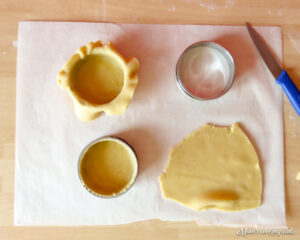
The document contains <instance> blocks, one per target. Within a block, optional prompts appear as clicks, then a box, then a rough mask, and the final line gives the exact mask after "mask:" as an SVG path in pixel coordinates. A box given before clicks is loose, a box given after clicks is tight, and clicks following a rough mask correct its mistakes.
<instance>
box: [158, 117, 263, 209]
mask: <svg viewBox="0 0 300 240" xmlns="http://www.w3.org/2000/svg"><path fill="white" fill-rule="evenodd" d="M160 184H161V190H162V193H163V196H164V197H165V198H168V199H171V200H174V201H176V202H179V203H181V204H183V205H185V206H187V207H189V208H192V209H194V210H202V209H209V208H214V209H218V210H222V211H240V210H245V209H250V208H256V207H258V206H259V205H260V203H261V194H262V177H261V170H260V167H259V160H258V156H257V154H256V151H255V149H254V147H253V145H252V144H251V142H250V141H249V139H248V138H247V136H246V135H245V133H244V132H243V131H242V129H241V128H240V127H239V125H238V124H237V123H236V124H234V125H233V126H232V127H231V128H226V127H215V126H212V125H209V124H206V125H204V126H203V127H201V128H200V129H198V130H196V131H195V132H193V133H191V134H190V135H189V136H188V137H186V138H185V139H184V140H183V141H182V142H181V143H179V144H178V145H177V146H175V147H174V148H173V149H172V151H171V153H170V159H169V163H168V166H167V168H166V170H165V172H164V173H163V174H162V175H161V176H160Z"/></svg>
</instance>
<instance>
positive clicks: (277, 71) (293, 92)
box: [246, 22, 300, 116]
mask: <svg viewBox="0 0 300 240" xmlns="http://www.w3.org/2000/svg"><path fill="white" fill-rule="evenodd" d="M246 25H247V29H248V32H249V34H250V36H251V39H252V41H253V42H254V45H255V47H256V49H257V50H258V52H259V54H260V56H261V57H262V59H263V60H264V62H265V64H266V65H267V67H268V69H269V70H270V72H271V73H272V74H273V76H274V77H275V78H276V83H277V84H279V85H280V86H281V87H282V89H283V91H284V92H285V94H286V95H287V97H288V99H289V100H290V102H291V104H292V105H293V107H294V109H295V111H296V112H297V113H298V115H299V116H300V92H299V90H298V89H297V87H296V86H295V84H294V83H293V81H292V80H291V78H290V77H289V75H288V73H287V72H286V71H285V70H283V69H282V67H281V66H280V64H279V63H278V62H277V60H276V59H275V58H274V56H273V55H272V53H271V51H270V50H269V48H268V46H267V45H266V43H265V41H264V40H263V38H262V37H261V36H260V35H259V34H258V33H257V32H256V31H255V29H254V28H253V27H252V25H251V24H250V23H248V22H247V23H246Z"/></svg>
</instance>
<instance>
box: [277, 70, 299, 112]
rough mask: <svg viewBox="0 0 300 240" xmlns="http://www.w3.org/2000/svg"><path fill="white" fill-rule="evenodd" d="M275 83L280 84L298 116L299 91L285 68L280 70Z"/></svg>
mask: <svg viewBox="0 0 300 240" xmlns="http://www.w3.org/2000/svg"><path fill="white" fill-rule="evenodd" d="M276 83H278V84H279V85H281V87H282V88H283V91H284V92H285V94H286V95H287V97H288V98H289V100H290V102H291V104H292V105H293V107H294V109H295V110H296V112H297V113H298V115H299V116H300V92H299V90H298V89H297V87H296V86H295V84H294V83H293V82H292V80H291V78H290V76H289V75H288V74H287V72H286V71H285V70H283V71H282V72H281V74H280V75H279V77H278V78H277V80H276Z"/></svg>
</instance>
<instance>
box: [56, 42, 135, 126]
mask: <svg viewBox="0 0 300 240" xmlns="http://www.w3.org/2000/svg"><path fill="white" fill-rule="evenodd" d="M138 68H139V62H138V60H137V59H136V58H128V59H125V58H124V57H123V56H122V55H121V54H120V53H119V52H118V51H117V50H116V49H115V47H114V46H113V44H112V43H111V42H109V43H108V44H107V45H104V44H103V43H102V42H101V41H98V42H91V43H89V44H87V45H86V46H83V47H81V48H80V49H79V50H78V51H77V53H76V54H74V55H73V56H72V57H71V58H70V59H69V60H68V61H67V62H66V64H65V65H64V66H63V68H62V70H61V71H60V73H59V74H58V77H57V82H58V85H59V86H61V87H62V88H63V89H66V90H67V91H68V92H69V93H70V95H71V97H72V99H73V102H74V109H75V113H76V115H77V117H78V118H79V119H80V120H82V121H91V120H94V119H95V118H97V117H98V116H99V115H100V114H101V113H102V112H105V113H106V114H108V115H120V114H122V113H124V112H125V110H126V108H127V106H128V104H129V102H130V101H131V99H132V97H133V93H134V90H135V87H136V85H137V83H138V77H137V73H136V72H137V69H138Z"/></svg>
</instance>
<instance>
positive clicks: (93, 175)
mask: <svg viewBox="0 0 300 240" xmlns="http://www.w3.org/2000/svg"><path fill="white" fill-rule="evenodd" d="M79 170H80V171H79V172H80V178H81V180H82V181H83V183H84V184H85V186H86V187H87V188H88V190H89V191H92V192H93V193H94V194H96V195H98V196H116V195H118V194H120V193H122V192H125V191H126V190H127V189H128V188H129V187H130V186H131V185H132V184H133V182H134V180H135V178H136V175H137V159H136V156H135V154H134V152H133V151H132V150H131V148H130V147H128V146H126V144H124V143H123V142H122V141H121V140H119V139H116V138H109V137H108V138H103V139H100V140H99V141H98V142H96V143H94V144H93V145H92V146H90V147H89V148H88V149H86V150H85V152H84V154H83V156H82V158H81V159H80V167H79Z"/></svg>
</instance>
